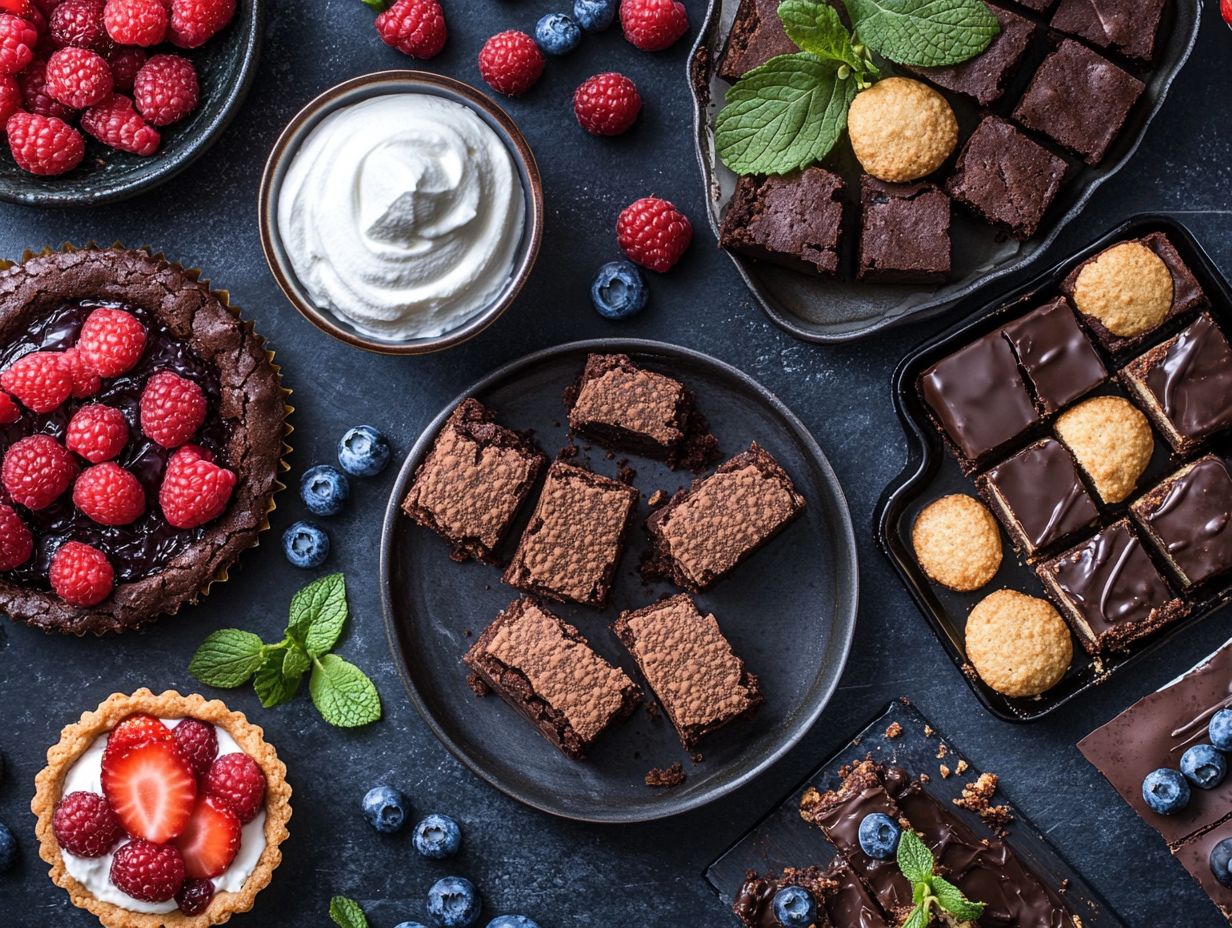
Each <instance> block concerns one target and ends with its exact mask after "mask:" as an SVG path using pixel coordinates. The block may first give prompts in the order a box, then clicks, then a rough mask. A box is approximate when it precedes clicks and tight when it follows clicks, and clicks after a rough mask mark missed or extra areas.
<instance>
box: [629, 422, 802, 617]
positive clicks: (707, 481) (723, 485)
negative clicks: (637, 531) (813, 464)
mask: <svg viewBox="0 0 1232 928" xmlns="http://www.w3.org/2000/svg"><path fill="white" fill-rule="evenodd" d="M804 506H805V500H804V497H803V496H801V495H800V493H799V492H797V490H796V487H795V485H794V484H793V483H792V482H791V477H789V476H788V475H787V472H786V471H785V470H783V468H782V467H781V466H780V465H779V463H778V462H777V461H776V460H775V459H774V458H773V457H771V456H770V454H769V453H768V452H767V451H765V450H764V449H762V448H761V446H760V445H758V444H757V442H753V444H752V445H750V446H749V450H748V451H744V452H741V453H740V454H738V455H736V456H735V457H733V458H731V459H730V460H728V461H726V462H725V463H723V464H721V465H720V466H719V468H718V469H717V470H716V471H715V472H714V473H713V474H711V475H710V476H708V477H702V478H701V479H698V480H694V481H693V484H692V485H691V486H690V487H689V488H688V489H686V490H680V491H679V492H677V493H676V495H675V496H673V497H672V498H671V500H670V501H669V502H668V503H667V504H666V505H665V506H663V507H662V508H661V509H658V510H656V511H655V512H654V513H653V514H652V515H651V516H650V518H649V519H647V520H646V530H647V531H648V532H649V533H650V538H651V541H652V542H653V546H654V550H653V554H652V558H651V561H650V563H649V564H648V567H649V571H648V572H649V573H657V574H658V575H660V576H666V577H669V578H670V579H671V580H672V582H674V583H675V584H676V585H677V586H679V587H681V588H682V589H685V590H688V591H689V592H691V593H700V592H702V591H703V590H706V589H709V588H710V587H711V586H713V585H714V584H715V583H716V582H718V581H719V580H720V579H721V578H722V577H724V576H726V575H727V573H728V572H730V571H731V570H732V569H733V568H734V567H735V566H736V565H737V564H739V563H740V562H741V561H743V560H744V559H745V558H747V557H749V556H750V555H751V554H753V552H755V551H757V550H758V549H759V548H761V547H762V546H763V545H765V544H766V543H767V542H768V541H770V539H772V538H773V537H774V536H775V535H777V534H778V533H779V532H780V531H782V530H783V529H784V528H786V527H787V525H788V523H790V522H791V521H792V520H793V519H795V518H796V516H798V515H800V513H801V512H803V511H804Z"/></svg>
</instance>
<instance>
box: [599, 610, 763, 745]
mask: <svg viewBox="0 0 1232 928" xmlns="http://www.w3.org/2000/svg"><path fill="white" fill-rule="evenodd" d="M612 631H614V632H615V633H616V637H617V638H619V639H620V642H621V644H623V645H624V646H625V647H626V648H628V649H629V653H630V654H632V655H633V659H634V660H635V661H637V666H638V667H639V668H640V669H641V671H642V676H643V677H644V678H645V679H646V682H647V684H649V686H650V689H651V690H652V691H653V692H654V694H655V696H656V697H657V698H658V700H659V703H660V705H662V707H663V711H664V712H666V713H667V717H668V718H669V719H670V720H671V723H672V725H673V727H674V728H675V729H676V734H677V735H678V736H679V737H680V743H681V744H683V745H684V747H685V749H686V750H692V749H693V748H694V747H696V746H697V744H698V742H700V741H701V740H702V739H703V738H705V737H706V736H707V735H709V734H710V733H711V732H714V731H717V730H718V729H720V728H722V727H723V726H724V725H727V724H729V723H730V722H733V721H735V720H736V719H739V718H744V717H747V716H750V715H752V714H753V713H754V712H756V711H757V707H758V706H760V705H761V704H762V701H763V697H762V694H761V688H760V686H759V685H758V682H757V677H756V676H755V675H754V674H751V673H749V671H748V669H747V668H746V667H745V666H744V661H742V660H740V658H738V657H737V656H736V655H735V654H734V653H733V652H732V649H731V644H730V643H729V642H728V640H727V638H726V637H725V636H724V635H723V632H722V631H721V630H720V629H719V623H718V621H716V620H715V617H714V616H713V615H703V614H702V613H701V612H700V611H699V610H698V608H697V606H695V605H694V604H693V600H691V599H689V597H688V596H686V595H685V594H684V593H679V594H677V595H676V596H672V597H670V598H668V599H663V600H660V601H659V602H657V603H654V604H653V605H650V606H646V607H645V608H644V609H638V610H635V611H633V612H624V613H621V616H620V618H619V619H617V620H616V621H615V622H613V623H612Z"/></svg>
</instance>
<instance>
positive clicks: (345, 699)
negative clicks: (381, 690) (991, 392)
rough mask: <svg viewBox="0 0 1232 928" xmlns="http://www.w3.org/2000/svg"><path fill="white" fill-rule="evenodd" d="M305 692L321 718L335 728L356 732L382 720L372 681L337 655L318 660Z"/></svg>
mask: <svg viewBox="0 0 1232 928" xmlns="http://www.w3.org/2000/svg"><path fill="white" fill-rule="evenodd" d="M308 692H309V694H310V695H311V696H312V701H313V703H314V704H315V705H316V707H317V711H318V712H320V713H321V717H322V718H324V719H325V721H327V722H329V724H331V725H336V726H337V727H338V728H356V727H358V726H360V725H367V724H368V723H369V722H375V721H376V720H377V719H379V718H380V717H381V697H380V696H379V695H378V694H377V691H376V687H375V686H373V685H372V681H371V680H369V679H368V678H367V677H366V676H365V675H364V672H363V671H362V670H360V669H359V668H358V667H356V666H355V665H354V664H349V663H347V662H346V661H344V660H343V659H342V658H340V657H339V656H338V655H337V654H326V655H324V656H323V657H321V658H319V659H317V661H316V666H315V667H313V669H312V676H311V677H310V678H309V680H308Z"/></svg>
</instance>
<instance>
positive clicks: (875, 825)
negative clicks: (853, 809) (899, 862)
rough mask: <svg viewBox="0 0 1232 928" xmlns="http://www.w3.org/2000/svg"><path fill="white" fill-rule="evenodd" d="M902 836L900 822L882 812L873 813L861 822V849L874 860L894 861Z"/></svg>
mask: <svg viewBox="0 0 1232 928" xmlns="http://www.w3.org/2000/svg"><path fill="white" fill-rule="evenodd" d="M902 836H903V830H902V828H900V827H899V825H898V822H896V821H894V819H892V818H890V816H888V815H883V814H882V813H880V812H872V813H870V814H868V815H866V816H864V820H863V821H862V822H860V848H861V849H862V850H863V851H864V853H865V854H867V855H868V856H869V857H871V858H873V860H893V859H894V855H895V854H897V853H898V839H899V838H901V837H902Z"/></svg>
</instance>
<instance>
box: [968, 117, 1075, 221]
mask: <svg viewBox="0 0 1232 928" xmlns="http://www.w3.org/2000/svg"><path fill="white" fill-rule="evenodd" d="M1068 170H1069V165H1068V164H1067V163H1066V162H1065V159H1064V158H1062V157H1060V156H1059V155H1055V154H1053V153H1052V152H1050V151H1049V150H1048V149H1047V148H1045V147H1044V146H1043V145H1041V144H1039V142H1036V141H1034V140H1033V139H1029V138H1027V136H1026V135H1024V134H1023V133H1022V132H1020V131H1019V130H1018V129H1017V128H1015V127H1014V126H1012V125H1010V124H1009V123H1008V122H1006V121H1005V120H1004V119H1002V118H1000V117H999V116H985V117H984V119H983V120H982V121H981V122H980V124H979V125H978V126H976V128H975V131H974V132H973V133H971V137H970V138H969V139H967V143H966V144H965V145H963V148H962V151H961V152H960V153H959V155H958V162H957V164H956V165H955V167H954V173H953V174H952V175H950V178H949V179H948V180H947V181H946V182H945V189H946V191H947V192H948V193H949V195H950V196H952V197H953V198H954V199H955V200H957V201H958V202H959V203H962V204H963V205H964V206H966V207H968V208H969V209H971V210H973V211H974V212H975V213H976V214H978V215H979V216H980V217H981V218H983V219H984V221H985V222H989V223H992V224H993V225H997V226H1002V227H1004V228H1005V229H1008V230H1009V232H1010V234H1012V235H1014V236H1015V237H1017V238H1024V239H1025V238H1030V237H1031V236H1032V235H1034V234H1035V231H1036V230H1037V229H1038V228H1039V224H1040V221H1041V220H1042V219H1043V218H1044V213H1046V212H1047V211H1048V207H1049V206H1050V205H1051V204H1052V201H1053V200H1054V199H1056V196H1057V193H1058V191H1060V189H1061V182H1062V181H1063V180H1065V174H1066V172H1067V171H1068Z"/></svg>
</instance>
